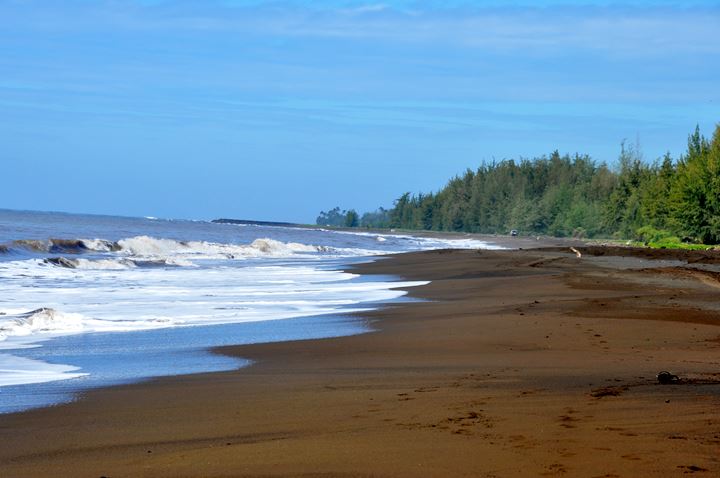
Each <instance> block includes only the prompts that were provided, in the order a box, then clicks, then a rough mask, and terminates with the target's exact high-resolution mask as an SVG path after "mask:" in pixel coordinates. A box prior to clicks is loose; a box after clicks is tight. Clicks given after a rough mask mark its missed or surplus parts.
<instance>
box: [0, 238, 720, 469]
mask: <svg viewBox="0 0 720 478" xmlns="http://www.w3.org/2000/svg"><path fill="white" fill-rule="evenodd" d="M581 252H582V253H583V255H582V258H578V257H576V255H575V254H574V253H573V252H571V251H569V250H568V248H567V247H558V248H546V249H524V250H515V251H474V250H464V251H458V250H452V251H450V250H448V251H431V252H420V253H409V254H401V255H397V256H393V257H390V258H387V259H383V260H381V261H378V262H374V263H370V264H364V265H362V266H359V267H358V268H357V270H358V271H359V272H360V273H363V274H394V275H397V276H401V277H404V278H407V279H411V280H430V281H432V282H431V283H430V284H429V285H427V286H423V287H418V288H414V289H412V290H411V296H412V297H416V298H418V299H422V301H417V302H408V303H398V304H393V305H390V306H387V307H384V308H382V309H381V310H378V311H374V312H371V313H367V314H365V315H363V316H362V317H360V318H359V320H365V321H367V322H368V323H369V324H370V325H371V327H372V328H373V329H374V330H375V332H372V333H368V334H364V335H357V336H352V337H344V338H337V339H324V340H312V341H299V342H284V343H276V344H266V345H252V346H242V347H228V348H223V349H221V350H219V351H218V352H220V353H224V354H230V355H237V356H240V357H243V358H250V359H252V360H254V361H255V364H254V365H252V366H250V367H247V368H243V369H241V370H237V371H233V372H223V373H214V374H198V375H190V376H179V377H170V378H162V379H157V380H153V381H150V382H145V383H140V384H135V385H130V386H121V387H112V388H107V389H100V390H95V391H92V392H89V393H86V394H84V395H83V396H82V397H81V399H80V400H78V401H77V402H74V403H71V404H67V405H61V406H57V407H52V408H45V409H39V410H34V411H29V412H25V413H19V414H11V415H2V416H0V442H1V443H2V446H0V476H2V477H8V478H10V477H13V478H14V477H40V476H42V477H48V476H58V477H94V478H99V477H103V476H104V477H112V478H116V477H276V476H304V477H315V476H318V477H369V476H374V477H391V476H393V477H394V476H399V477H415V476H438V477H445V476H473V477H475V476H476V477H517V476H573V477H574V476H581V477H640V476H643V477H655V476H657V477H666V476H687V475H692V474H694V475H696V476H720V328H718V325H720V302H718V300H717V298H718V294H720V289H719V287H720V280H719V279H718V276H719V275H718V274H717V273H716V272H714V271H712V270H705V269H704V268H706V267H707V265H708V264H716V263H718V262H720V256H718V255H717V253H696V254H686V253H674V252H670V251H655V252H647V251H643V250H632V249H619V248H603V247H592V248H590V247H589V248H586V249H582V248H581ZM663 370H667V371H670V372H671V373H673V374H676V375H677V376H678V377H679V383H675V384H668V385H661V384H658V382H657V380H656V374H657V373H658V372H660V371H663Z"/></svg>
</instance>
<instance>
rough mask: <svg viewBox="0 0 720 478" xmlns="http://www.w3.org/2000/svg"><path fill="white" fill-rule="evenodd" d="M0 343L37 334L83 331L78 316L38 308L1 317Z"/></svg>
mask: <svg viewBox="0 0 720 478" xmlns="http://www.w3.org/2000/svg"><path fill="white" fill-rule="evenodd" d="M2 319H3V320H2V321H1V322H0V341H2V340H5V339H6V338H7V337H11V336H13V337H17V336H25V335H34V334H37V333H43V332H48V333H58V332H61V333H73V332H80V331H82V330H83V318H82V316H81V315H80V314H66V313H62V312H58V311H57V310H55V309H51V308H46V307H43V308H40V309H35V310H31V311H30V312H24V313H19V314H13V315H6V316H3V317H2Z"/></svg>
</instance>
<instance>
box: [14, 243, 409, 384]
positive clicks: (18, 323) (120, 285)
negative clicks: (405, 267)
mask: <svg viewBox="0 0 720 478" xmlns="http://www.w3.org/2000/svg"><path fill="white" fill-rule="evenodd" d="M136 242H138V243H141V244H147V243H149V244H151V247H150V248H146V249H144V250H143V251H142V252H144V253H146V254H150V255H147V256H141V255H132V256H131V255H128V254H127V252H120V253H117V257H115V254H113V257H109V258H107V259H105V258H102V259H85V258H71V259H69V261H72V264H74V268H69V267H57V266H53V265H49V264H47V263H45V262H43V260H41V259H28V260H21V261H10V262H0V279H2V283H3V289H4V290H3V292H4V294H3V295H2V296H0V350H3V356H4V355H5V354H7V353H8V352H9V353H12V352H11V350H12V349H19V348H24V347H27V346H31V345H33V344H37V343H39V342H40V341H43V340H47V339H48V338H52V337H55V336H61V335H68V334H79V333H90V332H123V331H140V330H151V329H158V328H166V327H189V326H201V325H214V324H227V323H237V322H253V321H267V320H279V319H288V318H294V317H304V316H317V315H324V314H332V313H337V312H338V311H340V310H342V311H343V312H346V313H351V312H358V311H363V310H368V309H369V308H372V307H373V305H371V304H370V303H371V302H373V301H385V300H391V299H394V298H397V297H399V296H401V295H403V294H404V292H403V291H401V290H398V288H408V287H412V286H415V285H420V284H421V282H383V281H372V282H361V281H357V280H356V279H357V275H355V274H350V273H347V272H342V271H337V270H325V269H323V268H320V267H318V266H317V265H314V264H312V263H307V262H305V261H299V260H294V261H291V262H289V263H288V262H287V259H276V260H271V261H262V262H257V261H256V262H252V263H248V262H245V261H240V262H237V261H232V260H229V261H225V262H223V263H222V264H224V265H218V264H217V263H213V265H212V267H210V266H205V265H200V266H197V267H174V268H173V267H151V268H147V267H141V266H140V265H139V264H140V262H141V260H142V258H143V257H149V258H152V257H158V256H160V255H165V256H166V257H165V259H164V260H165V261H168V260H175V261H181V260H183V257H186V256H184V255H182V254H181V255H179V256H177V255H175V256H173V254H172V252H171V251H172V250H176V249H177V248H178V247H188V248H190V249H191V250H193V251H199V249H200V247H198V245H197V244H194V245H191V243H188V244H189V245H188V246H183V245H182V244H180V243H177V242H176V241H167V242H166V241H156V240H150V241H146V240H144V239H141V240H139V241H136ZM178 244H180V246H178ZM198 244H201V245H202V247H206V246H205V244H206V243H198ZM287 244H288V243H281V242H279V241H267V240H263V242H262V243H261V244H255V245H254V246H247V247H250V248H252V249H255V250H257V251H260V252H259V253H262V254H268V253H269V254H275V253H276V252H277V251H281V252H279V253H278V254H280V255H282V254H286V253H287V252H286V251H287V250H291V251H296V250H300V251H307V250H310V249H309V247H310V246H303V245H302V244H300V245H293V244H292V243H290V245H287ZM266 246H267V248H266ZM210 247H214V246H210ZM232 247H235V246H232ZM263 249H265V250H266V251H272V252H262V250H263ZM315 250H316V249H315ZM136 252H140V251H137V250H136ZM206 252H207V251H199V252H198V254H201V255H202V254H205V253H206ZM189 257H192V258H193V261H200V263H201V264H203V263H202V260H200V259H196V258H195V256H192V255H191V256H189ZM38 367H39V365H38V364H37V363H36V364H35V368H34V369H33V370H37V371H38V374H37V375H35V376H33V375H32V373H30V372H23V373H16V374H10V375H8V373H9V372H8V373H6V372H3V371H2V370H0V376H2V377H0V383H2V384H9V383H30V382H39V381H43V380H44V378H48V377H51V379H52V380H55V379H59V378H62V377H64V378H68V377H70V376H74V375H68V373H69V372H70V371H72V370H71V369H69V368H68V369H56V368H54V367H55V366H54V365H53V366H49V368H48V369H42V368H38ZM58 371H59V372H58ZM43 377H44V378H43ZM52 377H56V378H52ZM24 380H26V382H23V381H24Z"/></svg>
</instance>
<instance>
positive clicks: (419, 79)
mask: <svg viewBox="0 0 720 478" xmlns="http://www.w3.org/2000/svg"><path fill="white" fill-rule="evenodd" d="M718 29H720V1H695V2H693V1H688V2H675V1H660V0H656V1H640V0H638V1H634V2H609V1H590V0H586V1H579V0H578V1H574V2H570V1H532V2H531V1H525V2H507V1H504V2H501V1H488V2H480V1H454V2H453V1H444V2H440V1H436V2H434V1H423V2H417V1H410V0H405V1H392V2H382V1H377V2H363V1H313V2H302V1H298V0H294V1H273V2H267V1H265V2H263V1H252V0H235V1H233V0H224V1H221V0H193V1H190V0H182V1H163V0H125V1H120V0H112V1H111V0H106V1H92V0H54V1H52V2H48V1H46V0H0V161H1V162H2V165H3V168H2V171H3V173H2V178H3V180H2V188H0V207H4V208H13V209H39V210H62V211H70V212H88V213H103V214H121V215H140V216H145V215H150V216H157V217H178V218H213V217H219V216H225V217H228V216H229V217H241V218H254V219H267V220H288V221H301V222H312V221H314V218H315V216H316V215H317V213H318V212H319V211H320V210H321V209H328V208H331V207H334V206H336V205H339V206H341V207H344V208H350V207H354V208H356V209H358V210H362V211H365V210H371V209H375V208H376V207H377V206H386V207H387V206H390V205H391V204H392V201H393V200H394V199H395V198H397V197H398V196H399V195H400V194H402V193H403V192H405V191H412V192H417V191H433V190H437V189H438V188H440V187H442V186H443V185H444V184H445V183H446V182H447V180H448V179H449V178H450V177H451V176H453V175H454V174H457V173H461V172H462V171H464V170H465V169H466V168H468V167H470V168H475V167H477V166H478V165H479V164H480V163H482V162H483V161H492V160H493V159H495V160H500V159H503V158H519V157H534V156H541V155H543V154H549V153H550V152H552V151H553V150H554V149H559V150H560V151H561V152H569V153H574V152H580V153H587V154H590V155H591V156H592V157H593V158H595V159H597V160H598V161H606V162H609V163H612V162H613V161H615V159H616V157H617V154H618V152H619V145H620V142H621V141H622V140H623V139H628V140H630V141H632V142H634V141H636V140H639V143H640V145H641V148H642V151H643V152H644V155H645V157H646V158H647V159H648V160H653V159H655V158H656V157H658V156H661V155H662V154H664V152H666V151H669V152H670V153H672V154H673V155H674V156H677V155H679V154H681V153H682V152H683V150H684V148H685V145H686V141H687V135H688V134H689V133H690V132H691V131H692V130H693V129H694V127H695V125H696V124H699V125H700V127H701V129H702V130H703V132H704V133H705V134H706V135H710V134H711V133H712V129H713V128H714V125H715V124H716V123H717V122H719V121H720V108H719V105H720V88H718V86H717V85H718V78H720V37H719V36H718V35H717V31H718Z"/></svg>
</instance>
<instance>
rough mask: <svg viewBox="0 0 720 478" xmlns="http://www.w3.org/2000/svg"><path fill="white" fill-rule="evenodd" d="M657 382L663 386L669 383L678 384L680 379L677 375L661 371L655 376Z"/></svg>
mask: <svg viewBox="0 0 720 478" xmlns="http://www.w3.org/2000/svg"><path fill="white" fill-rule="evenodd" d="M657 381H658V382H659V383H661V384H663V385H667V384H669V383H678V382H679V381H680V379H679V378H678V376H677V375H673V374H671V373H670V372H667V371H665V370H663V371H662V372H659V373H658V374H657Z"/></svg>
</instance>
